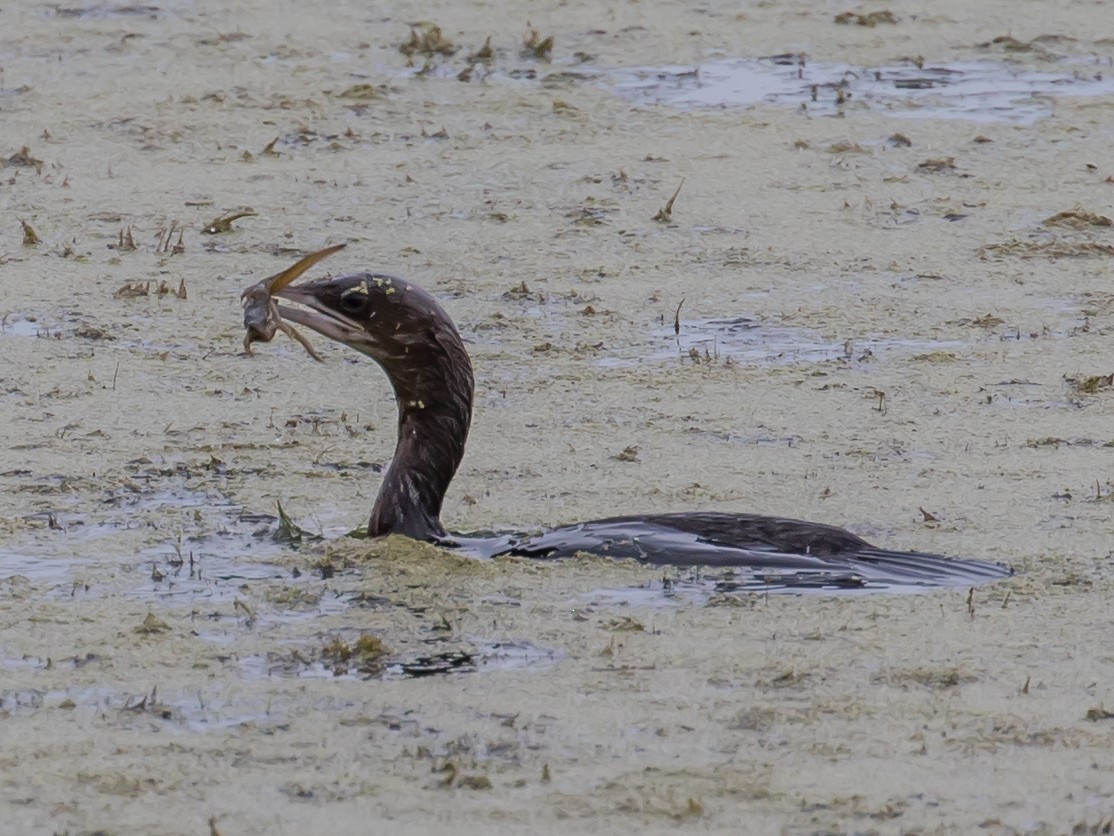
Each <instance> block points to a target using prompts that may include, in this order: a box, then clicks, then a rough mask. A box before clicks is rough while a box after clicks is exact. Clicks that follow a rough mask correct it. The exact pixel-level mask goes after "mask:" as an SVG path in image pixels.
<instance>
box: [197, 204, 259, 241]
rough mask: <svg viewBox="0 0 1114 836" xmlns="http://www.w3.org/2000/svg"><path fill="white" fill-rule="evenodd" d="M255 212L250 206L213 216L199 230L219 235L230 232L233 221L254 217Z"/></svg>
mask: <svg viewBox="0 0 1114 836" xmlns="http://www.w3.org/2000/svg"><path fill="white" fill-rule="evenodd" d="M256 214H257V213H256V211H255V210H254V209H250V208H244V209H240V210H239V211H237V212H229V213H227V214H224V215H221V216H220V217H217V218H213V219H212V220H211V221H209V223H207V224H205V226H204V227H203V228H202V230H201V231H202V232H204V233H206V234H207V235H219V234H223V233H225V232H231V231H232V222H233V221H238V220H240V218H254V217H255V216H256Z"/></svg>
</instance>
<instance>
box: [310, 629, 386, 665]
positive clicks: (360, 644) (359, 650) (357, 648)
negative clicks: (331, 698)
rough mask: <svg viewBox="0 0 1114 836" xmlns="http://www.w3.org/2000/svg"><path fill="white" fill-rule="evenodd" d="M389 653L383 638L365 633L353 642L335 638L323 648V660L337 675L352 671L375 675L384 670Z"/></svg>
mask: <svg viewBox="0 0 1114 836" xmlns="http://www.w3.org/2000/svg"><path fill="white" fill-rule="evenodd" d="M388 654H389V651H388V650H387V647H386V645H384V644H383V641H382V639H380V638H379V637H378V636H373V635H372V634H371V633H363V634H362V635H361V636H360V637H359V638H358V639H356V641H355V642H353V643H351V644H349V643H348V642H346V641H344V640H343V639H339V638H334V639H333V640H332V641H330V642H329V643H328V644H326V645H325V647H324V648H322V650H321V661H322V662H323V663H324V664H325V665H326V667H328V668H330V669H331V670H332V672H333V674H334V675H335V676H343V675H344V674H347V673H350V672H355V673H362V674H369V675H374V674H378V673H381V672H382V670H383V663H384V661H385V659H386V658H387V655H388Z"/></svg>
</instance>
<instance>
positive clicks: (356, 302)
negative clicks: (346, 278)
mask: <svg viewBox="0 0 1114 836" xmlns="http://www.w3.org/2000/svg"><path fill="white" fill-rule="evenodd" d="M366 305H367V297H366V296H364V295H363V294H361V293H347V294H345V295H344V296H341V297H340V306H341V307H342V308H343V309H344V310H345V311H347V312H348V313H359V312H360V311H362V310H363V309H364V307H365V306H366Z"/></svg>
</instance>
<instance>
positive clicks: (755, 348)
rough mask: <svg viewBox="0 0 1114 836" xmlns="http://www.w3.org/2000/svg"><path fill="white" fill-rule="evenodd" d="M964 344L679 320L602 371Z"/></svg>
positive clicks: (731, 320) (742, 321) (612, 353)
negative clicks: (832, 335) (644, 365)
mask: <svg viewBox="0 0 1114 836" xmlns="http://www.w3.org/2000/svg"><path fill="white" fill-rule="evenodd" d="M965 345H966V343H963V342H960V341H957V340H931V339H916V338H905V337H884V336H869V337H855V338H852V337H848V338H847V339H846V340H842V341H835V340H830V339H829V340H826V339H824V338H823V337H822V336H821V335H820V334H819V333H817V332H816V331H814V330H812V329H808V328H790V327H785V326H779V325H773V324H768V323H763V322H760V321H759V320H758V319H757V318H755V317H750V316H746V315H740V316H732V317H716V318H713V319H694V320H682V321H681V323H680V331H679V333H676V332H675V331H674V327H673V325H661V326H659V327H656V328H654V329H653V330H652V331H651V332H650V335H649V338H648V339H647V340H646V341H645V342H643V343H632V344H626V345H622V346H610V347H609V353H608V356H607V357H604V358H602V359H601V360H599V365H601V366H633V365H637V364H639V363H644V362H648V361H649V362H662V361H665V360H671V359H680V360H682V361H691V362H695V363H701V362H710V361H713V360H715V361H724V362H733V363H742V364H744V365H790V364H793V363H825V362H830V361H837V360H838V361H846V362H848V363H851V364H853V365H858V364H863V363H868V362H869V361H870V360H872V359H874V358H876V357H883V356H887V355H897V356H912V355H916V354H928V353H931V352H934V351H954V350H956V349H959V348H963V347H964V346H965Z"/></svg>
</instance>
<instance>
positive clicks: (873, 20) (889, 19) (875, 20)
mask: <svg viewBox="0 0 1114 836" xmlns="http://www.w3.org/2000/svg"><path fill="white" fill-rule="evenodd" d="M835 22H836V23H838V24H839V25H840V26H851V25H854V26H869V27H872V28H873V27H875V26H877V25H878V24H879V23H897V15H895V14H894V13H893V12H891V11H890V10H889V9H883V10H881V11H877V12H867V13H866V14H860V13H858V12H841V13H839V14H837V15H836V16H835Z"/></svg>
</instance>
